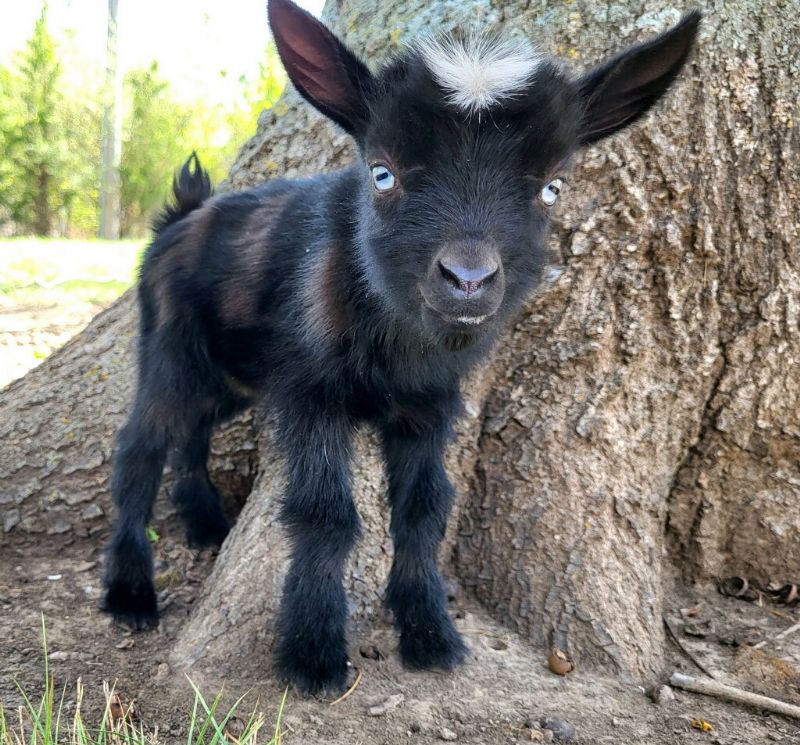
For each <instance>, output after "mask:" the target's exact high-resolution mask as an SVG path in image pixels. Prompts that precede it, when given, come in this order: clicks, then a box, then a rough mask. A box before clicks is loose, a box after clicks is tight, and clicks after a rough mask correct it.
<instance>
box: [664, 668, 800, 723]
mask: <svg viewBox="0 0 800 745" xmlns="http://www.w3.org/2000/svg"><path fill="white" fill-rule="evenodd" d="M669 684H670V685H671V686H672V687H673V688H683V690H685V691H691V692H692V693H702V694H704V695H706V696H715V697H716V698H721V699H724V700H725V701H733V702H735V703H737V704H747V705H748V706H755V707H757V708H759V709H766V710H767V711H774V712H775V713H777V714H783V715H784V716H787V717H794V718H795V719H800V706H795V705H794V704H787V703H786V702H785V701H779V700H778V699H777V698H770V697H769V696H762V695H760V694H758V693H750V691H743V690H742V689H741V688H734V687H733V686H728V685H725V684H724V683H719V682H718V681H716V680H703V679H702V678H693V677H692V676H691V675H684V674H683V673H678V672H675V673H672V677H671V678H670V679H669Z"/></svg>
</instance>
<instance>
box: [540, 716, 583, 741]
mask: <svg viewBox="0 0 800 745" xmlns="http://www.w3.org/2000/svg"><path fill="white" fill-rule="evenodd" d="M541 727H542V729H543V730H545V731H547V730H550V732H552V733H553V739H554V740H555V741H556V742H572V741H573V740H574V739H575V728H574V727H573V726H572V725H571V724H570V723H569V722H568V721H567V720H566V719H558V718H557V717H548V718H547V719H542V721H541Z"/></svg>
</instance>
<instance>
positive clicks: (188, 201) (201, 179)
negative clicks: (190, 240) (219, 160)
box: [153, 153, 213, 233]
mask: <svg viewBox="0 0 800 745" xmlns="http://www.w3.org/2000/svg"><path fill="white" fill-rule="evenodd" d="M172 193H173V195H174V197H175V201H174V203H173V204H166V205H164V209H163V210H162V211H161V214H160V215H159V216H158V217H157V218H156V219H155V220H154V221H153V232H154V233H160V232H162V231H163V230H166V228H168V227H169V226H170V225H172V223H175V222H178V221H179V220H182V219H183V218H184V217H186V215H188V214H189V213H190V212H191V211H192V210H196V209H197V208H198V207H199V206H200V205H201V204H203V202H205V201H206V199H208V198H209V197H210V196H211V195H212V193H213V189H212V188H211V179H210V178H209V176H208V173H206V171H204V170H203V167H202V166H201V165H200V159H199V158H198V157H197V153H192V154H191V155H190V156H189V159H188V160H187V161H186V162H185V163H184V164H183V168H181V170H180V172H179V173H177V174H176V175H175V178H174V179H173V180H172Z"/></svg>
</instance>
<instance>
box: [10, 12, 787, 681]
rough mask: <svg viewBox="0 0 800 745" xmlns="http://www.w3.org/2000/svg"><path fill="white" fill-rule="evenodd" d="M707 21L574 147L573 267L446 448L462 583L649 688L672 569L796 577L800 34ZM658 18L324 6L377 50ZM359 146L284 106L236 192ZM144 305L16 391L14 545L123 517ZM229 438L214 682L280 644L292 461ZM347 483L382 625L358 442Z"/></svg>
mask: <svg viewBox="0 0 800 745" xmlns="http://www.w3.org/2000/svg"><path fill="white" fill-rule="evenodd" d="M706 7H707V13H706V18H705V21H704V24H703V30H702V33H701V38H700V47H699V49H698V52H697V53H696V54H695V56H694V60H693V62H692V63H691V65H690V67H689V68H688V70H687V72H686V73H685V74H684V76H683V78H682V79H681V81H680V82H679V83H678V84H677V85H676V86H675V89H674V90H673V91H672V92H671V93H670V94H669V96H668V98H667V100H666V101H665V102H664V103H663V104H662V105H660V106H659V107H658V109H657V111H656V112H654V113H652V114H651V115H650V116H648V117H647V118H646V120H645V121H644V122H643V123H642V124H639V125H637V126H635V127H634V128H633V129H632V130H631V131H629V132H628V133H626V134H624V135H622V136H619V137H616V138H614V139H612V140H610V141H608V142H606V143H604V144H603V145H602V146H601V147H596V148H593V149H592V150H590V151H588V152H586V153H584V154H583V155H582V156H581V157H580V158H579V159H578V164H577V167H576V169H575V172H574V173H573V174H572V176H571V178H570V182H571V187H570V188H569V189H568V191H567V193H566V194H565V198H564V199H563V200H562V201H561V202H560V203H559V204H560V206H559V210H558V218H557V224H556V225H555V226H554V239H553V248H554V255H555V256H557V257H558V259H557V260H556V261H555V263H554V266H553V268H552V270H551V272H550V273H549V275H548V281H547V282H546V283H545V285H544V286H543V287H542V288H541V290H540V292H539V293H538V294H537V296H536V297H535V298H534V299H533V300H532V301H531V302H530V303H529V305H528V307H527V308H526V309H525V311H524V313H523V314H522V315H521V317H520V318H519V320H518V322H517V323H516V324H515V325H514V326H513V328H511V329H509V331H508V333H507V334H506V335H505V337H504V339H503V340H502V342H501V343H500V344H499V345H498V349H497V353H496V356H495V359H494V360H493V362H492V363H491V364H490V365H488V366H487V367H486V368H485V369H484V370H482V371H480V372H479V374H477V375H476V376H475V378H474V379H473V380H472V381H470V383H469V384H468V386H467V387H466V388H467V393H468V399H469V406H468V411H469V414H468V415H467V416H466V417H465V418H464V420H463V422H462V423H461V426H460V437H459V439H458V441H457V443H456V444H455V445H454V447H453V448H452V450H451V452H450V457H449V468H450V472H451V475H452V476H453V477H454V479H455V481H456V483H457V485H458V487H459V495H460V496H459V499H458V501H457V503H456V505H455V508H454V511H453V517H452V519H451V522H450V530H449V532H448V537H447V540H446V542H445V546H444V550H443V555H442V561H443V564H444V565H445V566H446V571H448V572H449V573H451V574H453V575H454V576H455V577H456V578H457V579H458V580H459V581H460V582H461V583H462V584H463V585H464V586H465V587H466V588H467V589H468V591H469V592H470V593H471V594H473V595H474V596H475V597H476V598H477V599H478V600H479V601H480V603H481V604H482V605H483V606H484V607H485V608H486V610H487V611H488V612H489V613H491V614H492V615H493V616H494V617H495V618H497V619H498V620H500V621H502V622H503V623H505V624H508V625H509V626H511V627H512V628H514V629H515V630H516V631H518V632H519V633H520V634H521V635H522V636H523V637H525V638H526V639H530V640H532V641H534V642H536V643H548V644H549V643H555V644H558V645H559V646H562V647H567V648H569V649H570V650H571V651H572V653H573V654H574V655H576V656H578V657H580V658H581V660H582V664H584V665H586V664H588V663H589V662H591V663H592V664H594V665H595V666H597V667H599V668H602V669H606V670H609V671H613V672H615V673H619V674H622V675H624V676H626V677H632V678H643V677H646V676H648V675H650V674H652V673H654V672H656V671H658V669H659V667H660V665H661V663H662V654H663V646H664V645H663V637H662V621H661V616H662V607H663V603H664V598H665V592H668V591H669V589H670V587H671V585H672V582H673V581H674V580H675V579H679V580H682V581H687V582H691V581H698V580H706V579H709V578H712V577H714V576H717V575H719V574H724V573H743V574H747V575H748V576H758V577H760V578H762V579H766V578H770V579H783V578H788V577H791V576H795V577H796V576H797V574H798V572H800V499H799V497H800V467H799V466H798V464H799V463H800V413H798V412H800V405H798V404H800V401H799V400H798V399H799V398H800V372H798V370H799V369H800V368H798V361H799V360H800V338H799V332H800V329H799V328H798V317H799V316H798V313H800V253H799V252H798V248H797V245H798V238H799V237H800V236H798V231H800V164H799V163H798V152H799V148H800V136H798V126H797V123H798V121H800V118H799V116H798V115H799V114H800V112H799V111H798V100H797V90H798V83H800V80H798V77H800V74H799V73H800V63H798V57H797V39H798V38H800V21H798V14H797V13H796V12H794V11H793V10H792V8H791V7H790V4H789V3H785V2H783V3H782V2H770V1H769V0H738V1H737V2H723V1H718V2H710V3H707V5H706ZM648 9H649V10H648V12H647V14H645V15H642V14H641V12H640V9H639V5H638V4H633V3H630V2H624V1H622V0H619V1H618V2H615V3H612V4H611V5H610V6H599V5H597V4H596V3H593V2H590V1H589V0H574V2H571V3H569V4H563V5H558V6H555V7H554V6H552V5H549V6H546V5H545V3H538V2H537V3H528V2H523V0H510V2H503V3H500V2H497V3H491V2H486V1H484V2H478V1H476V0H470V1H469V2H464V3H461V4H460V5H452V4H446V3H430V4H429V3H422V2H417V1H416V0H410V1H409V2H405V3H388V2H383V1H382V0H380V1H376V0H372V1H371V2H367V0H344V2H343V3H341V4H338V3H335V2H331V3H329V4H328V7H327V8H326V14H325V15H326V19H327V20H328V21H330V22H331V23H332V25H333V26H334V28H335V29H336V30H337V31H338V32H339V33H340V34H342V35H343V36H344V37H345V38H346V40H347V41H348V42H349V44H350V45H351V46H352V47H353V48H354V49H355V50H356V51H359V52H361V53H363V54H364V55H365V56H366V57H367V59H368V60H370V61H371V62H374V61H376V60H378V59H380V58H383V57H385V56H386V55H387V54H388V53H390V52H391V51H392V50H393V49H395V48H396V46H397V44H398V43H399V42H400V40H401V39H404V38H407V37H409V36H415V35H417V34H419V33H420V32H422V31H425V30H427V29H430V28H434V27H441V26H442V25H445V26H449V25H452V24H453V23H455V22H457V21H459V20H461V17H459V18H456V17H455V16H454V15H453V13H454V12H455V11H456V10H459V12H461V13H462V14H463V17H465V18H467V19H470V20H472V19H475V18H476V17H477V19H478V22H480V23H484V22H486V21H490V20H498V21H501V22H503V23H504V24H506V25H508V26H513V27H515V28H517V29H524V30H526V32H528V33H532V34H533V35H534V36H535V37H536V38H537V39H538V41H539V42H540V44H541V46H542V47H543V48H544V49H545V50H546V51H550V52H554V53H556V54H559V55H561V56H562V57H565V58H566V59H567V60H568V61H569V60H571V61H572V64H574V65H575V66H576V67H583V66H585V65H589V64H591V63H593V62H596V61H599V60H600V59H602V58H603V57H605V56H607V55H609V54H611V53H613V52H614V51H615V50H616V49H618V48H620V47H621V46H623V45H624V44H626V43H630V42H632V41H634V40H636V39H641V38H645V37H647V36H648V35H650V34H652V33H655V32H657V31H659V30H662V29H663V28H665V27H666V26H668V25H670V24H672V23H674V22H675V21H676V20H677V19H678V18H679V15H680V13H679V11H678V10H676V9H675V8H674V7H673V6H671V5H669V4H667V3H664V2H656V3H651V4H648ZM350 153H351V149H350V146H349V144H348V143H347V140H346V138H345V137H344V136H343V135H341V134H339V133H337V132H335V131H334V130H333V128H332V127H330V126H329V125H328V124H327V123H325V122H323V121H322V119H321V117H319V116H318V115H317V114H316V113H314V112H312V111H311V110H310V108H309V107H308V106H306V105H304V104H301V103H299V100H298V97H297V96H296V94H294V93H292V92H289V93H287V94H286V95H285V96H284V98H283V99H282V100H281V102H280V103H279V104H278V105H277V106H276V107H275V108H274V109H273V110H271V111H268V112H265V113H264V115H262V117H261V120H260V122H259V130H258V133H257V135H256V136H255V138H254V139H253V140H252V141H251V142H250V143H248V145H247V146H246V147H245V148H244V149H243V151H242V153H241V155H240V158H239V161H238V163H237V165H236V166H235V167H234V168H233V170H232V173H231V179H230V184H229V185H230V186H231V187H232V188H239V187H242V186H245V185H248V184H251V183H256V182H258V181H261V180H263V179H264V178H267V177H273V176H276V175H283V174H287V175H298V174H302V173H309V172H314V171H317V170H320V169H323V168H328V167H331V166H333V165H339V164H341V163H343V162H345V161H346V159H347V158H348V157H349V155H350ZM132 315H133V314H132V302H131V299H130V297H126V298H125V299H123V300H122V301H121V302H120V303H119V304H117V305H116V306H114V307H113V308H112V309H110V310H109V311H107V312H106V313H105V314H103V315H101V316H100V317H99V318H98V319H96V320H95V321H94V322H93V324H92V325H91V326H90V327H89V329H87V331H86V332H85V333H84V334H83V335H82V336H81V337H78V338H77V339H75V340H73V341H72V342H71V343H70V344H68V345H67V347H65V348H64V350H62V351H60V352H59V353H57V354H56V355H54V357H53V358H52V359H51V360H49V361H48V362H46V363H45V364H44V365H43V366H42V367H41V368H39V369H37V370H35V371H33V372H32V373H30V374H29V375H28V376H27V377H26V378H24V379H23V380H22V381H20V382H17V383H15V384H12V386H11V387H9V388H8V389H6V391H5V392H4V394H3V396H2V398H0V414H3V415H4V416H3V417H2V422H3V423H2V425H0V426H2V427H3V428H4V430H5V431H4V432H3V433H2V435H3V440H4V443H5V444H4V448H3V456H2V459H0V478H2V479H3V481H2V483H3V484H4V486H3V491H2V493H1V494H0V509H3V510H4V511H5V515H4V519H5V525H6V530H7V531H8V530H11V529H12V528H13V531H15V532H20V531H36V530H57V531H69V530H78V531H86V530H89V531H91V530H92V529H94V528H93V526H94V523H93V522H92V521H93V520H96V519H97V518H95V517H94V516H97V515H102V513H104V512H105V511H106V510H107V505H108V502H107V497H106V490H107V489H106V487H107V480H108V466H107V462H108V454H109V450H110V443H111V435H112V431H113V430H114V428H115V427H116V426H117V425H118V424H119V423H120V421H121V417H122V415H123V412H124V410H125V405H126V402H127V401H128V400H129V397H130V390H131V382H132V375H131V372H130V369H129V367H130V362H131V357H130V346H131V340H132V336H133V326H132V318H131V317H132ZM34 438H36V439H35V440H34ZM256 440H258V441H259V442H258V446H259V447H258V451H259V453H260V456H259V457H258V459H256V457H255V455H254V452H255V451H254V447H255V445H254V443H255V441H256ZM214 449H215V453H216V455H215V463H214V465H215V468H214V478H216V479H220V478H221V477H223V476H225V475H227V476H228V479H227V483H228V490H229V491H230V492H232V493H235V494H237V495H239V496H240V497H241V496H243V495H244V494H245V493H246V492H247V491H248V490H249V488H250V486H251V484H252V491H251V493H250V497H249V499H248V500H247V503H246V504H245V507H244V509H243V511H242V513H241V515H240V517H239V520H238V523H237V525H236V527H235V529H234V531H233V532H232V534H231V536H230V537H229V539H228V540H227V541H226V544H225V546H224V547H223V550H222V552H221V554H220V556H219V558H218V560H217V563H216V566H215V569H214V571H213V573H212V575H211V577H210V578H209V580H208V582H207V585H206V587H205V589H204V592H203V595H202V597H201V598H200V600H199V601H198V603H197V607H196V609H195V611H194V613H193V615H192V617H191V618H190V620H189V622H188V623H187V624H186V625H185V627H184V628H183V630H182V632H181V636H180V638H179V641H178V643H177V645H176V648H175V651H174V655H175V659H176V660H178V661H179V662H182V663H184V664H193V663H198V664H204V665H205V664H209V665H211V664H213V665H215V666H216V669H217V670H219V669H220V668H221V669H223V670H224V669H226V668H228V669H230V668H235V667H236V660H237V658H238V659H241V655H243V654H247V653H252V652H256V651H258V653H259V655H262V656H263V655H264V654H265V650H267V649H268V648H269V646H270V641H271V638H272V637H271V632H270V622H271V619H272V618H273V616H274V609H275V604H276V599H277V597H278V594H279V588H280V583H281V576H282V572H283V568H284V558H285V557H284V555H283V551H282V548H283V539H282V532H281V529H280V527H279V526H278V525H277V523H276V519H275V515H276V502H277V498H278V496H279V494H280V489H281V463H280V461H279V460H277V459H276V458H275V456H274V454H273V450H272V449H271V448H270V447H269V427H266V428H263V429H260V430H256V428H254V426H253V424H252V418H247V417H245V418H244V419H243V420H241V421H238V422H236V423H234V425H232V426H229V427H227V428H225V429H224V430H223V431H222V432H221V433H220V435H219V436H218V437H217V439H216V440H215V443H214ZM355 474H356V486H355V493H356V494H357V495H358V503H359V508H360V511H361V513H362V517H363V519H364V523H365V537H364V539H363V540H362V542H361V545H360V546H359V548H358V549H357V551H356V553H355V556H354V557H353V560H352V563H351V572H350V574H349V591H350V596H351V598H352V599H353V601H354V615H355V616H356V617H357V618H358V619H361V620H363V621H369V620H370V619H371V618H372V617H374V616H375V615H376V613H378V610H379V608H380V602H379V601H380V594H381V590H382V583H383V579H384V577H385V573H386V570H387V567H388V564H389V561H390V556H391V546H390V543H389V541H388V540H387V531H386V523H387V519H386V517H387V516H386V514H385V513H386V510H385V507H384V502H383V483H382V468H381V466H380V462H379V458H378V452H377V448H376V446H375V443H374V441H373V439H372V438H371V436H369V435H367V436H365V438H364V440H363V442H362V443H361V444H360V447H359V450H358V463H357V466H356V468H355ZM254 478H255V481H253V479H254ZM100 519H101V520H103V519H104V518H100Z"/></svg>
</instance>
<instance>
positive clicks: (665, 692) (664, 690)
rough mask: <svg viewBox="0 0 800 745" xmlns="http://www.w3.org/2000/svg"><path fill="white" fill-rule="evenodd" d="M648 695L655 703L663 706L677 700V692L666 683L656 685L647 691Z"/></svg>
mask: <svg viewBox="0 0 800 745" xmlns="http://www.w3.org/2000/svg"><path fill="white" fill-rule="evenodd" d="M647 695H648V696H649V697H650V698H651V699H652V700H653V703H656V704H658V705H659V706H663V705H664V704H668V703H669V702H670V701H674V700H675V693H674V692H673V690H672V688H670V687H669V686H665V685H654V686H653V687H652V688H650V689H649V690H648V691H647Z"/></svg>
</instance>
